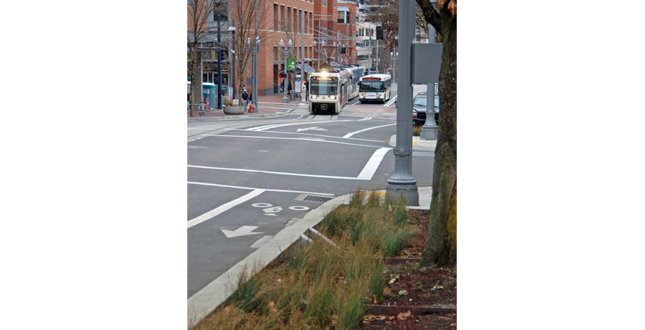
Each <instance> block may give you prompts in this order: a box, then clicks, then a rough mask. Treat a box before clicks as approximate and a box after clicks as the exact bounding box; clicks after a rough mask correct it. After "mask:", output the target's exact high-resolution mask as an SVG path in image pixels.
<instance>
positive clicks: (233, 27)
mask: <svg viewBox="0 0 645 330" xmlns="http://www.w3.org/2000/svg"><path fill="white" fill-rule="evenodd" d="M228 30H229V31H231V33H232V34H233V38H232V40H233V43H232V44H231V52H232V53H233V56H229V62H230V63H232V65H231V78H232V80H233V94H232V95H233V99H235V62H236V60H237V55H235V21H233V26H229V28H228ZM231 59H232V60H231Z"/></svg>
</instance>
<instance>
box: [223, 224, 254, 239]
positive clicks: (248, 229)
mask: <svg viewBox="0 0 645 330" xmlns="http://www.w3.org/2000/svg"><path fill="white" fill-rule="evenodd" d="M256 228H258V227H257V226H242V227H240V228H237V229H235V230H234V231H230V230H226V229H222V232H223V233H224V235H226V237H228V238H231V237H238V236H247V235H257V234H262V233H252V231H254V230H255V229H256Z"/></svg>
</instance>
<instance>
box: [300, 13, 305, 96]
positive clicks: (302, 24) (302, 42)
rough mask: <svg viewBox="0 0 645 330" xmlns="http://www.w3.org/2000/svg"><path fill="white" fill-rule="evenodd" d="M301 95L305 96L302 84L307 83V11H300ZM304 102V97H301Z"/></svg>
mask: <svg viewBox="0 0 645 330" xmlns="http://www.w3.org/2000/svg"><path fill="white" fill-rule="evenodd" d="M300 57H301V58H302V62H301V63H300V86H301V88H300V95H304V93H305V91H303V90H302V82H303V81H305V11H304V10H303V9H301V10H300ZM300 99H301V100H302V96H300Z"/></svg>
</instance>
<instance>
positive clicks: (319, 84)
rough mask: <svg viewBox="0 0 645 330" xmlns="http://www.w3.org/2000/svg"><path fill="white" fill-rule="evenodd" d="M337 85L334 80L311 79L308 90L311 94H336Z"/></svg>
mask: <svg viewBox="0 0 645 330" xmlns="http://www.w3.org/2000/svg"><path fill="white" fill-rule="evenodd" d="M337 86H338V84H337V83H336V81H328V80H312V81H311V87H310V90H309V92H310V93H311V95H336V94H338V92H337Z"/></svg>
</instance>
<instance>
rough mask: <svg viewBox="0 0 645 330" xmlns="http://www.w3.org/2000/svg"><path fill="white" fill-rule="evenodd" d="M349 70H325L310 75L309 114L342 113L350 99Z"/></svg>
mask: <svg viewBox="0 0 645 330" xmlns="http://www.w3.org/2000/svg"><path fill="white" fill-rule="evenodd" d="M349 76H350V73H349V71H348V70H344V69H343V70H341V69H324V70H320V71H316V72H314V73H312V74H310V75H309V112H311V113H332V114H333V113H340V110H341V108H342V107H343V106H344V105H345V104H346V103H347V101H348V100H349V98H350V89H351V87H350V79H349Z"/></svg>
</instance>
